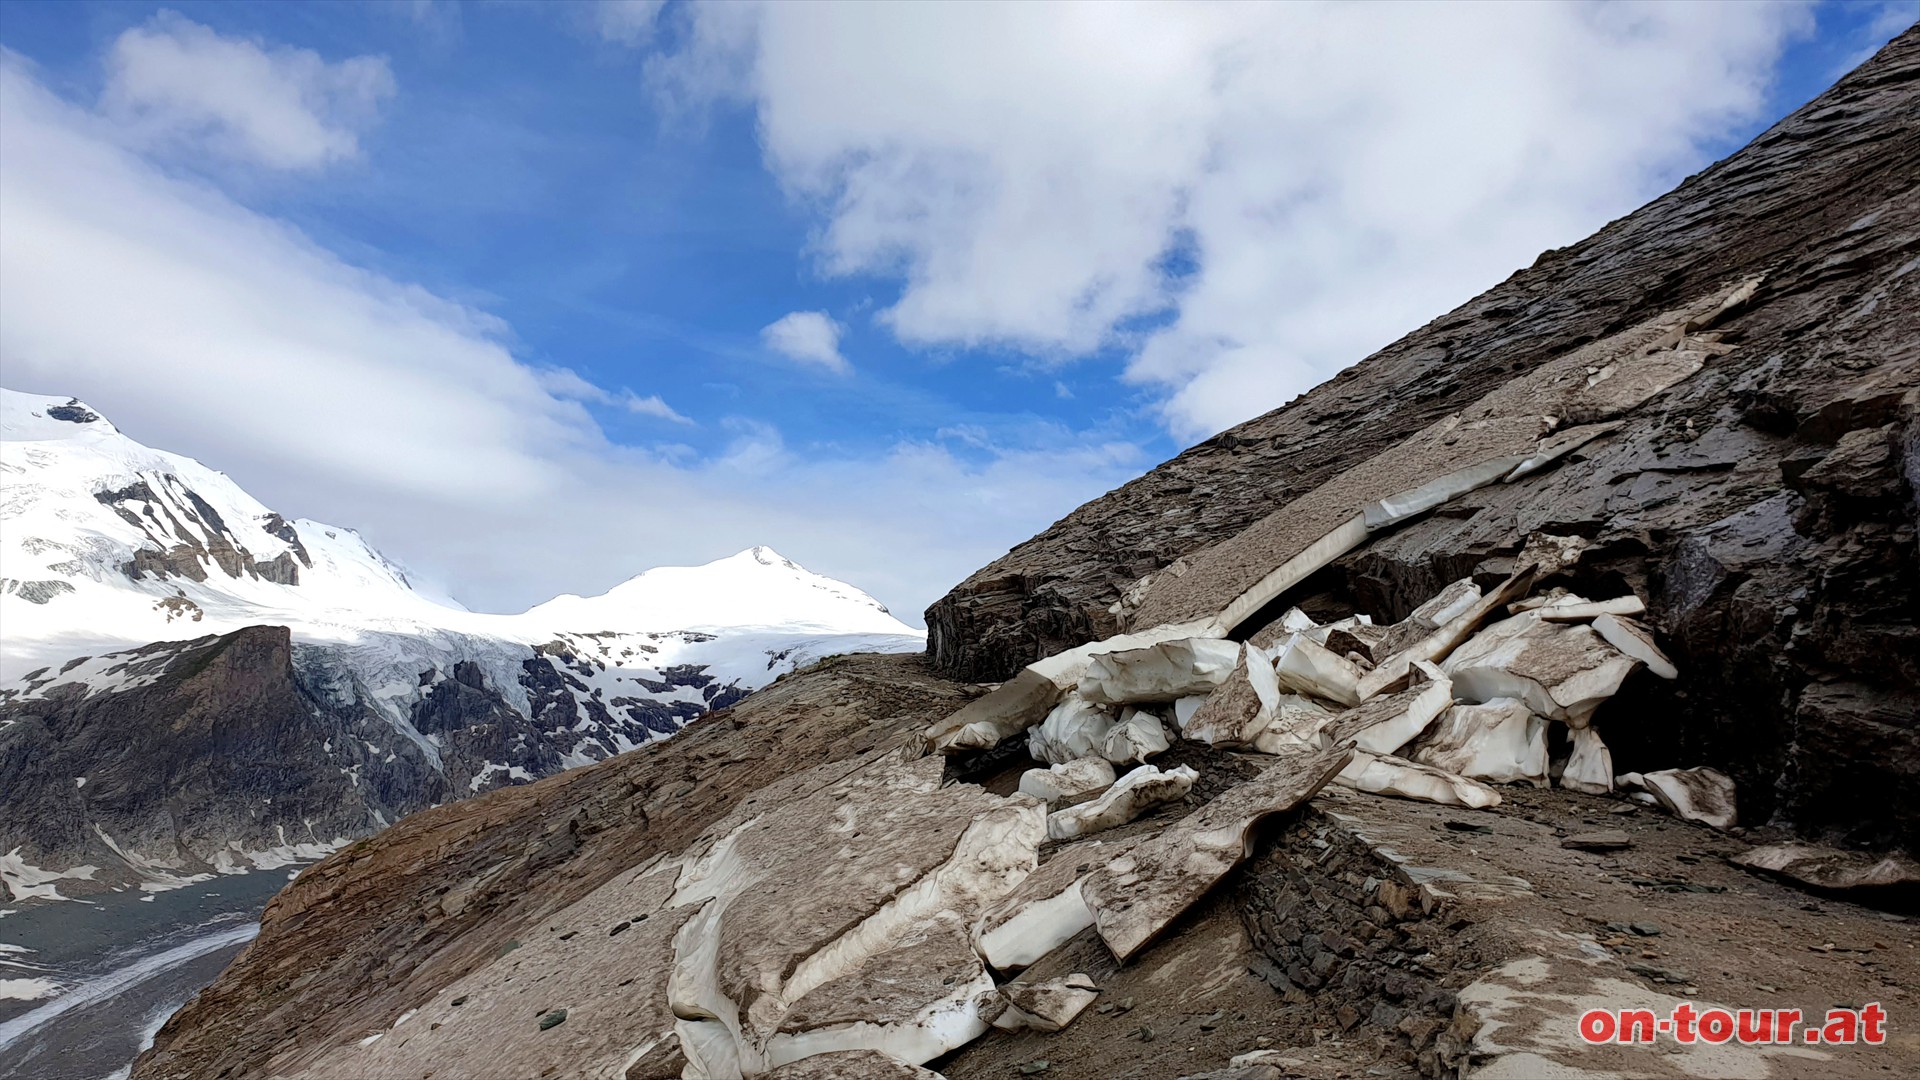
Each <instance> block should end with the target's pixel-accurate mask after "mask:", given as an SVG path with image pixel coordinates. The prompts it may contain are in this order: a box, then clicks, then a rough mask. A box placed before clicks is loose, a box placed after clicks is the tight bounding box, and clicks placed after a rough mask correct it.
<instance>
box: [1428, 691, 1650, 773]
mask: <svg viewBox="0 0 1920 1080" xmlns="http://www.w3.org/2000/svg"><path fill="white" fill-rule="evenodd" d="M1408 756H1410V757H1411V758H1412V759H1413V760H1414V761H1416V762H1419V763H1420V764H1422V765H1431V766H1433V767H1434V768H1436V769H1440V770H1442V771H1445V772H1450V773H1453V774H1454V775H1456V776H1464V777H1467V778H1468V779H1470V780H1482V781H1487V782H1491V783H1496V784H1512V783H1521V782H1525V783H1530V784H1533V785H1534V786H1536V787H1545V786H1546V784H1547V722H1546V721H1545V720H1543V719H1541V718H1540V717H1538V716H1535V715H1534V713H1533V710H1532V709H1529V708H1527V706H1526V705H1525V704H1524V703H1522V702H1519V701H1515V700H1514V699H1512V698H1494V699H1493V700H1492V701H1488V702H1485V703H1483V704H1479V705H1454V706H1452V707H1451V708H1449V709H1448V710H1447V711H1446V712H1445V713H1444V714H1442V715H1441V717H1440V719H1439V722H1438V723H1436V724H1435V725H1434V726H1433V728H1432V729H1431V730H1429V731H1428V732H1427V733H1426V734H1425V735H1423V736H1421V737H1420V738H1419V739H1418V740H1416V741H1415V743H1414V746H1413V750H1412V752H1411V753H1410V754H1409V755H1408ZM1607 779H1608V780H1609V781H1611V780H1612V779H1613V774H1612V773H1608V774H1607Z"/></svg>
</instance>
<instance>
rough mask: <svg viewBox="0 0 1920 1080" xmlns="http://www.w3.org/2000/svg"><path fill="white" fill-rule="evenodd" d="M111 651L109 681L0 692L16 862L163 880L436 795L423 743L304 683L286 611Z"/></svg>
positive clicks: (2, 791)
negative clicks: (122, 652)
mask: <svg viewBox="0 0 1920 1080" xmlns="http://www.w3.org/2000/svg"><path fill="white" fill-rule="evenodd" d="M117 662H118V663H120V664H122V665H124V668H123V670H119V671H115V672H113V673H112V674H113V675H115V676H116V677H117V678H118V679H119V681H120V685H121V686H122V687H123V689H120V690H119V691H118V692H111V693H94V694H83V693H77V692H76V693H56V694H52V695H49V696H47V697H41V698H34V699H30V700H26V701H21V702H16V703H13V704H9V705H6V706H0V774H4V775H5V776H6V777H7V783H6V784H5V785H4V786H3V787H0V819H4V820H5V821H6V822H7V823H8V828H7V834H8V835H7V839H8V843H9V844H10V845H13V846H14V847H15V850H16V851H17V853H18V854H19V856H20V857H21V858H22V859H24V860H25V861H26V862H27V863H29V864H33V865H59V866H70V865H75V864H92V865H95V866H100V867H106V868H113V869H109V870H108V871H107V872H105V873H102V874H98V875H96V877H95V879H94V881H95V883H96V884H99V885H104V884H107V883H109V882H110V881H113V880H119V879H123V878H130V879H131V880H143V879H144V880H146V881H148V882H151V883H154V884H163V883H166V882H167V881H168V880H169V879H175V878H178V877H183V876H186V875H189V874H195V873H204V872H208V871H211V870H217V869H230V868H233V867H235V866H245V865H247V861H248V860H247V853H253V854H254V855H255V856H256V858H259V857H262V856H264V855H265V854H266V853H268V852H271V851H272V850H273V849H286V848H301V847H305V848H306V852H307V853H308V857H311V853H313V852H314V851H316V850H318V849H323V848H330V847H332V846H334V845H335V844H337V843H338V842H341V841H343V840H344V839H345V838H347V837H352V836H357V835H361V834H363V833H365V832H367V831H369V830H370V829H373V828H378V827H379V826H381V825H383V824H385V823H386V822H387V821H390V820H393V819H394V818H397V817H399V816H400V815H401V814H405V813H409V812H411V811H413V810H418V809H423V808H425V807H427V806H429V805H432V804H433V803H435V802H440V801H444V800H446V799H447V798H448V797H449V789H448V784H447V778H446V777H444V776H443V775H441V774H440V773H439V772H438V771H436V770H435V768H434V767H433V763H432V762H430V761H429V760H427V757H426V755H425V754H424V753H423V752H422V750H421V748H420V747H418V746H416V745H414V744H412V743H410V742H409V741H407V740H406V739H404V738H402V737H401V736H400V735H399V733H397V732H396V731H395V730H394V729H393V728H392V727H391V726H390V725H388V724H386V723H385V722H384V721H381V720H378V719H375V718H369V717H365V716H358V715H355V714H353V713H350V712H349V713H340V712H335V711H333V710H330V709H327V708H325V707H324V706H322V705H321V704H320V703H318V702H316V701H315V700H314V699H313V697H312V696H310V695H309V694H308V693H307V692H306V691H305V690H304V689H303V688H302V687H301V685H300V681H299V679H298V677H297V675H296V672H295V670H294V666H293V662H292V644H291V641H290V636H289V634H288V632H287V630H286V628H285V627H272V626H261V627H251V628H248V629H245V630H239V631H236V632H234V633H231V634H226V635H221V636H217V637H206V638H201V639H198V640H195V641H190V642H182V643H164V644H160V645H154V646H148V647H147V648H146V649H143V650H140V652H139V653H138V654H132V655H129V656H127V657H125V658H122V659H118V660H117ZM69 685H70V686H73V687H74V689H77V686H74V684H69ZM286 854H287V853H284V852H283V853H282V856H281V857H282V858H284V857H285V855H286ZM115 870H118V871H119V873H115V872H114V871H115ZM62 886H63V888H65V889H66V890H67V891H68V892H70V893H71V892H73V891H75V889H77V888H84V886H82V885H81V884H80V882H78V881H72V882H63V883H62Z"/></svg>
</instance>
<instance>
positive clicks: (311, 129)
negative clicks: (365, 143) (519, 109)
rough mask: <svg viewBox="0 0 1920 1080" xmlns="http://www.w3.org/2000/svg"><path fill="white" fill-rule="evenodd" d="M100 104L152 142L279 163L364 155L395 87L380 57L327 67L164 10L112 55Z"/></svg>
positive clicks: (303, 165)
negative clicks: (367, 136)
mask: <svg viewBox="0 0 1920 1080" xmlns="http://www.w3.org/2000/svg"><path fill="white" fill-rule="evenodd" d="M106 68H107V83H106V89H105V90H104V92H103V93H102V94H101V98H100V106H101V110H102V111H103V112H104V113H105V114H106V115H108V116H109V117H111V118H113V120H114V121H115V122H116V123H118V124H120V125H121V126H122V127H124V128H125V129H126V130H127V132H128V133H129V135H130V136H131V137H132V138H134V139H136V140H138V141H139V142H141V143H142V144H144V145H149V146H171V147H179V146H182V145H190V146H196V147H204V148H206V149H208V150H210V151H212V152H214V153H217V154H219V155H221V156H223V157H228V158H233V159H236V160H240V161H247V162H252V163H255V164H260V165H265V166H267V167H269V168H275V169H311V168H316V167H319V166H322V165H327V164H329V163H332V162H335V161H340V160H344V159H350V158H354V157H357V156H358V155H359V153H360V144H359V139H358V132H359V130H360V129H361V128H363V127H365V126H366V125H367V124H368V123H370V122H372V120H373V119H374V117H375V115H376V113H377V112H378V109H379V106H380V103H381V101H383V100H384V99H386V98H388V97H391V96H392V95H393V92H394V82H393V73H392V71H390V70H389V69H388V67H387V61H386V60H385V59H384V58H382V57H377V56H356V57H352V58H350V59H347V60H342V61H340V62H339V63H328V62H327V61H326V60H324V59H322V58H321V57H320V55H319V54H318V53H315V52H313V51H311V50H308V49H290V48H282V47H273V46H268V45H266V44H263V43H261V42H258V41H250V40H247V39H244V38H231V37H223V36H221V35H220V34H218V33H216V32H214V31H213V30H211V29H209V28H207V27H205V26H202V25H200V24H199V23H196V22H193V21H191V20H189V19H186V18H183V17H181V16H180V15H178V14H176V13H174V12H171V11H162V12H160V13H159V14H158V15H156V16H154V17H153V19H152V20H150V21H149V22H148V23H147V24H146V25H145V26H138V27H134V28H133V29H130V30H127V31H125V32H124V33H122V34H121V35H120V37H119V39H118V40H116V41H115V42H114V44H113V48H112V49H111V50H110V51H109V52H108V54H107V60H106Z"/></svg>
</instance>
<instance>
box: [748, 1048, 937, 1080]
mask: <svg viewBox="0 0 1920 1080" xmlns="http://www.w3.org/2000/svg"><path fill="white" fill-rule="evenodd" d="M766 1080H944V1078H943V1077H942V1076H941V1075H940V1074H939V1073H937V1072H934V1071H933V1070H932V1069H923V1068H921V1067H920V1066H918V1065H909V1064H907V1063H906V1062H904V1061H901V1060H900V1059H899V1058H897V1057H894V1056H892V1055H891V1054H883V1053H881V1052H880V1051H878V1050H836V1051H833V1052H832V1053H826V1054H815V1055H813V1056H812V1057H804V1058H800V1059H799V1060H797V1061H790V1062H788V1063H787V1064H785V1065H782V1066H780V1067H779V1068H777V1069H775V1070H773V1071H772V1072H770V1073H767V1074H766Z"/></svg>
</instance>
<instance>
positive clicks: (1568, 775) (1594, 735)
mask: <svg viewBox="0 0 1920 1080" xmlns="http://www.w3.org/2000/svg"><path fill="white" fill-rule="evenodd" d="M1560 786H1561V787H1563V788H1566V789H1567V790H1569V791H1581V792H1585V793H1586V794H1588V795H1605V794H1607V793H1608V792H1610V791H1612V790H1613V751H1611V750H1608V749H1607V744H1606V743H1604V742H1602V741H1601V740H1600V733H1599V732H1598V731H1596V730H1594V729H1593V728H1592V727H1582V728H1574V729H1573V754H1572V756H1570V757H1568V758H1567V767H1566V768H1565V769H1564V770H1562V771H1561V773H1560Z"/></svg>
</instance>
